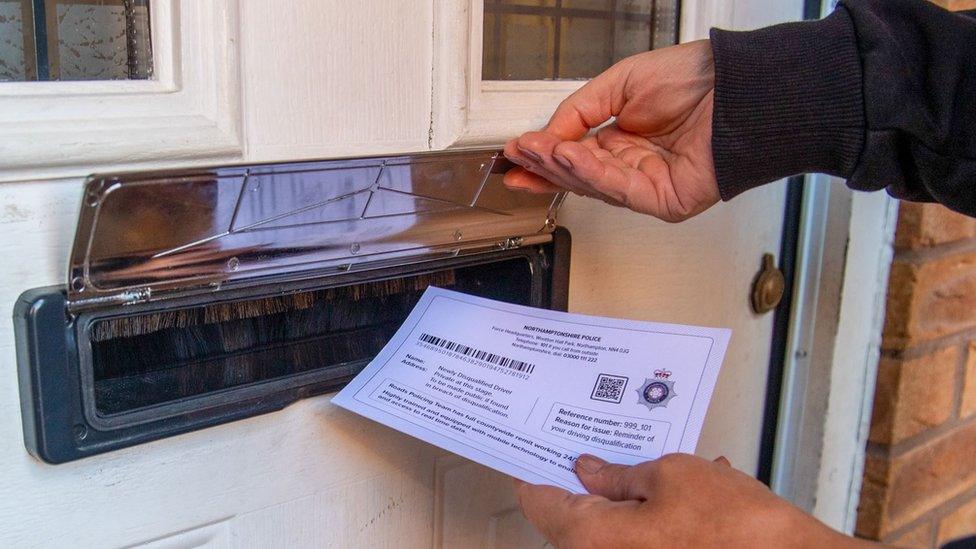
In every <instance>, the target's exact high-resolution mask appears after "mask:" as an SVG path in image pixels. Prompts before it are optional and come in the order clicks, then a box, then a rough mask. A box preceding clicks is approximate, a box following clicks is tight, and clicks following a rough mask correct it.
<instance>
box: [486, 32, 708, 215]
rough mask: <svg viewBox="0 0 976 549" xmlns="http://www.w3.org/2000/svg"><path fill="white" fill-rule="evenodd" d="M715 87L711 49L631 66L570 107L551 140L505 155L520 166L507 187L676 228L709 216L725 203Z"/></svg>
mask: <svg viewBox="0 0 976 549" xmlns="http://www.w3.org/2000/svg"><path fill="white" fill-rule="evenodd" d="M714 86H715V69H714V63H713V60H712V49H711V45H710V43H709V41H708V40H700V41H697V42H690V43H687V44H681V45H678V46H673V47H670V48H664V49H660V50H654V51H649V52H645V53H641V54H637V55H633V56H631V57H628V58H626V59H623V60H621V61H620V62H618V63H617V64H615V65H613V66H612V67H610V68H609V69H607V70H606V71H605V72H603V73H602V74H600V75H598V76H597V77H596V78H594V79H593V80H591V81H590V82H588V83H587V84H586V85H584V86H583V87H582V88H580V89H579V90H577V91H576V92H575V93H573V94H572V95H570V96H569V97H567V98H566V99H565V100H564V101H563V102H562V103H561V104H560V105H559V107H558V108H557V109H556V112H555V113H554V114H553V115H552V118H551V119H550V120H549V123H548V124H547V125H546V127H545V128H543V130H542V131H537V132H528V133H525V134H523V135H522V136H521V137H519V138H517V139H513V140H511V141H509V142H508V143H507V144H506V145H505V156H506V157H508V158H509V160H511V161H512V162H514V163H516V164H518V165H519V166H521V167H520V168H515V169H513V170H510V171H509V172H508V173H507V174H506V175H505V184H506V185H508V186H509V187H510V188H514V189H518V190H525V191H529V192H553V191H555V190H562V189H566V190H569V191H572V192H575V193H577V194H580V195H584V196H593V197H596V198H600V199H602V200H604V201H606V202H608V203H610V204H614V205H617V206H624V207H627V208H630V209H632V210H634V211H637V212H641V213H646V214H650V215H653V216H655V217H659V218H661V219H663V220H665V221H671V222H676V221H682V220H684V219H687V218H689V217H691V216H693V215H696V214H698V213H701V212H702V211H703V210H705V209H707V208H708V207H710V206H711V205H713V204H715V203H716V202H718V200H719V192H718V183H717V182H716V179H715V167H714V165H713V163H712V103H713V95H714ZM611 117H616V121H615V123H614V124H612V125H610V126H607V127H605V128H602V129H600V130H599V131H597V132H596V135H590V136H587V133H588V132H589V131H590V129H592V128H595V127H597V126H600V125H601V124H603V123H604V122H606V121H607V120H609V119H610V118H611ZM584 136H585V137H584Z"/></svg>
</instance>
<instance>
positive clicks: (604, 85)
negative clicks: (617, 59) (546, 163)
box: [543, 67, 620, 141]
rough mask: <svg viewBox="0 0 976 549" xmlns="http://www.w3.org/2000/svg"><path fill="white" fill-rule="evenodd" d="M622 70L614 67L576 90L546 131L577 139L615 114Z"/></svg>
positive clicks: (564, 139)
mask: <svg viewBox="0 0 976 549" xmlns="http://www.w3.org/2000/svg"><path fill="white" fill-rule="evenodd" d="M619 73H620V71H619V70H617V69H616V67H611V68H610V69H607V70H606V71H605V72H603V73H602V74H600V75H598V76H596V77H595V78H593V79H592V80H590V81H589V82H587V83H586V84H584V85H583V87H582V88H580V89H578V90H576V91H575V92H573V93H572V94H571V95H570V96H569V97H567V98H566V99H564V100H563V102H562V103H560V104H559V106H558V107H556V111H555V112H554V113H553V114H552V118H550V119H549V123H548V124H546V127H545V128H544V129H543V131H545V132H546V133H549V134H552V135H554V136H556V137H558V138H559V139H562V140H563V141H577V140H579V139H581V138H582V137H583V136H584V135H586V134H587V132H589V131H590V130H591V129H592V128H595V127H597V126H599V125H600V124H603V123H604V122H606V121H607V120H609V119H610V117H611V116H613V115H614V113H613V108H612V105H613V93H614V88H615V87H616V86H615V82H616V79H617V78H618V74H619Z"/></svg>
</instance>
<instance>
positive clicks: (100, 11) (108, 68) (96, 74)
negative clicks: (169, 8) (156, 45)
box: [0, 0, 152, 81]
mask: <svg viewBox="0 0 976 549" xmlns="http://www.w3.org/2000/svg"><path fill="white" fill-rule="evenodd" d="M8 5H9V6H8ZM13 5H17V7H19V10H15V9H14V7H13ZM8 12H10V15H9V16H8ZM15 12H16V14H15ZM18 15H19V17H18ZM0 18H2V19H0V81H24V80H127V79H148V78H151V77H152V45H151V40H150V21H149V2H148V0H19V1H11V0H0ZM13 44H20V45H21V46H20V48H19V49H17V48H16V47H15V46H13Z"/></svg>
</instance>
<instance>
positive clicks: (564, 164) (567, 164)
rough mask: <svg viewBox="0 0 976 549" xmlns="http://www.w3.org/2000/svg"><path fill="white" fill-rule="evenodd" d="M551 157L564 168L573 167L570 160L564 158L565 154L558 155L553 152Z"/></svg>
mask: <svg viewBox="0 0 976 549" xmlns="http://www.w3.org/2000/svg"><path fill="white" fill-rule="evenodd" d="M552 157H553V158H555V159H556V162H558V163H559V165H560V166H562V167H564V168H566V169H567V170H572V169H573V163H572V162H570V161H569V159H568V158H566V157H565V156H559V155H558V154H554V155H552Z"/></svg>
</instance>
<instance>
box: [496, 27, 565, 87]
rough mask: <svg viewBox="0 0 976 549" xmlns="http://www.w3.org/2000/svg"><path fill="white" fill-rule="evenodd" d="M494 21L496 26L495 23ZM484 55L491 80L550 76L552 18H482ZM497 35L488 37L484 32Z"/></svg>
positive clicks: (551, 71)
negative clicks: (490, 30) (491, 32)
mask: <svg viewBox="0 0 976 549" xmlns="http://www.w3.org/2000/svg"><path fill="white" fill-rule="evenodd" d="M496 18H497V23H496ZM485 21H486V29H485V32H486V34H485V37H486V38H485V40H484V47H485V48H486V49H485V51H486V52H488V49H489V48H490V49H491V52H490V54H489V55H486V58H487V62H488V63H491V64H492V66H491V67H490V68H487V67H486V68H487V70H490V71H491V74H493V75H500V76H499V77H498V78H492V80H535V79H537V78H539V76H538V75H540V74H545V75H549V74H552V73H553V67H554V64H553V63H554V61H555V51H556V46H555V44H556V41H555V38H556V37H555V32H554V25H553V22H552V18H550V17H542V16H538V15H521V14H498V15H495V14H486V16H485ZM487 24H490V25H491V27H488V26H487ZM489 28H490V29H492V30H493V31H495V32H497V34H496V35H492V36H491V37H488V34H487V33H488V29H489Z"/></svg>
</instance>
